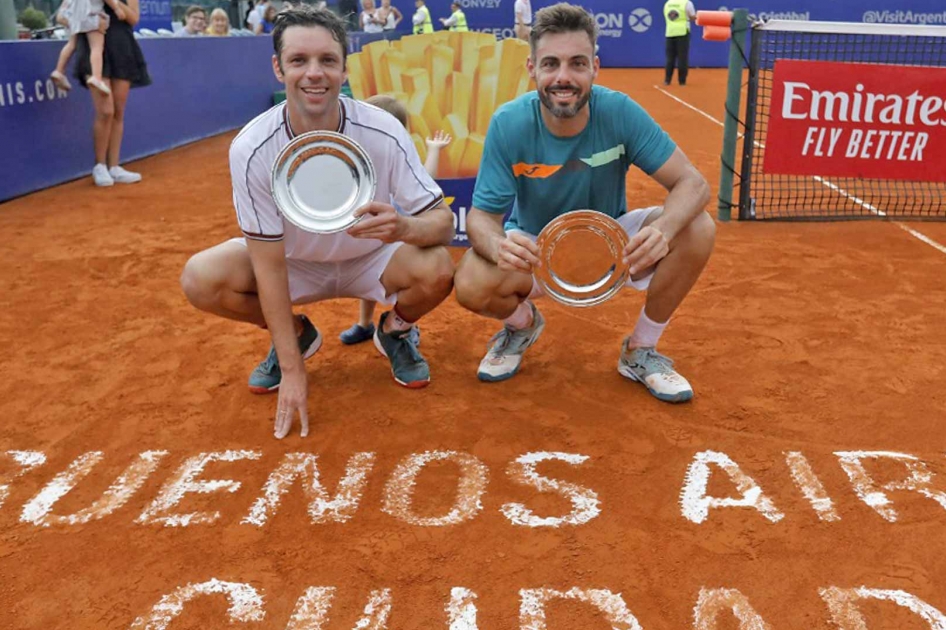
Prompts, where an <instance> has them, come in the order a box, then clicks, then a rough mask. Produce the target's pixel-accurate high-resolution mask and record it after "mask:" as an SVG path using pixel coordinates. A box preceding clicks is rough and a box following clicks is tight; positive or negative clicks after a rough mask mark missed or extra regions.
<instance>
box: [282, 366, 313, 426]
mask: <svg viewBox="0 0 946 630" xmlns="http://www.w3.org/2000/svg"><path fill="white" fill-rule="evenodd" d="M308 386H309V383H308V378H307V377H306V372H305V365H304V364H302V362H301V359H300V365H299V369H298V370H293V371H291V372H289V373H286V372H283V374H282V380H281V381H280V383H279V401H278V402H277V403H276V423H275V425H274V427H273V435H275V436H276V439H279V440H281V439H283V438H284V437H286V436H287V435H289V431H290V430H292V425H293V423H294V422H295V420H296V416H297V415H298V416H299V420H301V421H302V437H305V436H307V435H309V416H308V413H307V411H306V404H307V402H308V398H309V397H308Z"/></svg>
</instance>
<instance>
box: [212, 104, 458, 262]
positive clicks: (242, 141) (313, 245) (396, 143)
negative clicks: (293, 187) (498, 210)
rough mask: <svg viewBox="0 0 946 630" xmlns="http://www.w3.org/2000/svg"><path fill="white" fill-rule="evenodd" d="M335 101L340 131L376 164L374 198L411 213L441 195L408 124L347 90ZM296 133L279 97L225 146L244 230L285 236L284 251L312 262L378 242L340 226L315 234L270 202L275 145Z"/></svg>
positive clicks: (353, 253)
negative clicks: (334, 230)
mask: <svg viewBox="0 0 946 630" xmlns="http://www.w3.org/2000/svg"><path fill="white" fill-rule="evenodd" d="M339 107H340V108H341V114H342V116H341V124H340V127H339V129H338V130H337V131H338V133H341V134H344V135H346V136H348V137H349V138H351V139H352V140H354V141H355V142H357V143H358V144H359V145H361V147H362V148H363V149H364V150H365V152H366V153H367V154H368V156H369V157H370V158H371V162H372V164H373V165H374V169H375V174H376V175H377V177H378V185H377V188H376V190H375V196H374V200H375V201H381V202H384V203H392V201H393V202H394V203H395V204H396V205H397V206H398V207H399V208H400V209H401V210H402V211H403V212H405V213H407V214H411V215H418V214H420V213H422V212H425V211H427V210H429V209H431V208H433V207H435V206H436V205H437V204H439V203H440V202H441V201H443V191H441V190H440V186H438V185H437V183H436V182H434V180H433V179H431V177H430V175H428V174H427V171H426V169H424V165H423V164H421V161H420V156H418V155H417V149H415V148H414V143H413V142H412V141H411V138H410V136H409V135H408V133H407V130H406V129H405V128H404V126H403V125H401V123H399V122H398V121H397V119H396V118H394V116H392V115H391V114H389V113H387V112H385V111H383V110H381V109H379V108H377V107H374V106H373V105H368V104H367V103H363V102H361V101H355V100H352V99H350V98H347V97H341V98H340V99H339ZM293 137H294V134H293V132H292V129H291V128H290V125H289V117H288V111H287V109H286V103H285V102H283V103H280V104H279V105H276V106H275V107H272V108H271V109H269V110H268V111H266V112H264V113H263V114H260V115H259V116H257V117H256V118H254V119H253V120H252V121H250V123H249V124H247V125H246V127H244V128H243V130H242V131H241V132H240V133H239V135H237V137H236V138H234V140H233V143H232V144H231V145H230V177H231V179H232V180H233V205H234V207H235V208H236V214H237V221H238V222H239V224H240V229H241V230H242V231H243V234H244V236H246V238H250V239H255V240H262V241H279V240H285V247H286V257H287V258H292V259H295V260H307V261H311V262H338V261H343V260H351V259H352V258H357V257H359V256H364V255H365V254H369V253H371V252H373V251H375V250H376V249H378V248H379V247H381V246H382V245H383V243H382V242H381V241H379V240H377V239H362V238H354V237H352V236H349V235H348V234H346V233H345V232H341V233H338V234H312V233H310V232H306V231H304V230H300V229H299V228H297V227H296V226H294V225H293V224H292V223H290V222H289V221H285V220H284V219H283V217H282V214H281V213H280V212H279V209H278V208H277V207H276V203H275V201H273V194H272V189H271V186H272V170H273V164H275V163H276V157H277V156H278V155H279V152H280V151H281V150H282V149H283V147H285V146H286V145H287V144H288V143H289V141H290V140H291V139H292V138H293Z"/></svg>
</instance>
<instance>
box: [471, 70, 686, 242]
mask: <svg viewBox="0 0 946 630" xmlns="http://www.w3.org/2000/svg"><path fill="white" fill-rule="evenodd" d="M589 106H590V108H591V118H590V120H589V121H588V125H587V126H586V127H585V129H584V130H583V131H582V132H581V133H580V134H579V135H577V136H573V137H570V138H561V137H558V136H554V135H552V133H551V132H550V131H549V130H548V129H547V128H546V126H545V123H544V122H543V120H542V115H541V113H540V110H539V108H540V107H541V104H540V103H539V97H538V94H536V92H534V91H533V92H529V93H528V94H524V95H522V96H520V97H519V98H517V99H515V100H512V101H510V102H508V103H506V104H505V105H502V106H501V107H500V108H499V109H498V110H496V113H494V114H493V117H492V120H491V121H490V123H489V130H488V132H487V134H486V144H485V146H484V148H483V159H482V161H481V162H480V170H479V174H478V175H477V178H476V188H475V189H474V191H473V206H474V207H476V208H478V209H480V210H484V211H486V212H492V213H495V214H505V213H506V212H509V211H510V210H512V214H511V215H510V217H509V219H508V221H507V222H506V229H507V230H510V229H515V230H523V231H526V232H529V233H530V234H538V233H539V232H541V231H542V228H543V227H545V225H546V224H547V223H548V222H549V221H551V220H552V219H554V218H555V217H557V216H559V215H561V214H563V213H565V212H569V211H571V210H583V209H592V210H597V211H599V212H603V213H604V214H607V215H609V216H612V217H614V218H617V217H619V216H621V215H622V214H624V213H626V212H627V201H626V199H625V181H624V180H625V176H626V175H627V171H628V169H629V168H630V167H631V165H634V166H636V167H638V168H639V169H641V170H642V171H644V172H645V173H647V174H648V175H651V174H653V173H654V172H655V171H656V170H657V169H659V168H660V167H661V166H663V165H664V163H665V162H666V161H667V160H668V159H670V156H671V155H672V154H673V152H674V150H675V149H676V145H675V144H674V142H673V140H671V139H670V136H668V135H667V133H666V132H665V131H664V130H663V129H661V127H660V125H658V124H657V123H656V122H655V121H654V119H653V118H651V116H650V114H648V113H647V112H646V111H644V109H643V108H642V107H641V106H640V105H638V104H637V103H635V102H634V101H633V100H631V99H630V97H628V96H627V95H626V94H622V93H621V92H615V91H614V90H609V89H608V88H605V87H601V86H598V85H595V86H593V87H592V89H591V100H590V101H589Z"/></svg>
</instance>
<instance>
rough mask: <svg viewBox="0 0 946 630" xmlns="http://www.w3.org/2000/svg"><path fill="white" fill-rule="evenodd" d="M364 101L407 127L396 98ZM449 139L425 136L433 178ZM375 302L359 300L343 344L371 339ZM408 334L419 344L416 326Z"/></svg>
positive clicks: (443, 135) (447, 136)
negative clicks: (356, 315) (353, 319)
mask: <svg viewBox="0 0 946 630" xmlns="http://www.w3.org/2000/svg"><path fill="white" fill-rule="evenodd" d="M365 102H366V103H370V104H372V105H374V106H375V107H378V108H380V109H383V110H384V111H386V112H388V113H389V114H391V115H392V116H394V117H395V118H397V119H398V121H399V122H400V123H401V124H402V125H404V127H405V128H407V129H409V127H408V124H407V120H408V119H407V108H406V107H404V104H403V103H401V102H400V101H398V100H397V99H395V98H392V97H390V96H385V95H383V94H378V95H376V96H372V97H370V98H368V99H366V100H365ZM451 140H453V138H451V137H450V134H446V133H444V132H443V131H439V130H438V131H437V133H435V134H434V137H433V138H427V160H426V161H425V162H424V168H425V169H427V173H428V174H429V175H430V176H431V177H433V178H434V179H437V167H438V165H439V163H440V149H442V148H444V147H445V146H447V145H448V144H450V142H451ZM376 304H377V303H376V302H372V301H371V300H361V303H360V305H359V311H358V322H357V323H355V324H354V325H352V327H351V328H349V329H348V330H346V331H345V332H343V333H342V334H341V335H339V339H341V340H342V343H343V344H345V345H353V344H356V343H361V342H362V341H368V340H369V339H371V337H372V336H373V335H374V307H375V305H376ZM410 334H411V337H412V339H411V340H412V341H413V342H414V345H420V330H418V328H417V326H414V327H412V328H411V333H410Z"/></svg>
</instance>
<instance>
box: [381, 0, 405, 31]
mask: <svg viewBox="0 0 946 630" xmlns="http://www.w3.org/2000/svg"><path fill="white" fill-rule="evenodd" d="M377 15H378V19H380V20H381V27H382V28H383V29H384V30H386V31H393V30H394V29H396V28H397V25H398V24H400V22H401V20H403V19H404V15H403V14H402V13H401V12H400V11H399V10H398V8H397V7H392V6H391V0H381V8H380V9H378V13H377Z"/></svg>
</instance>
